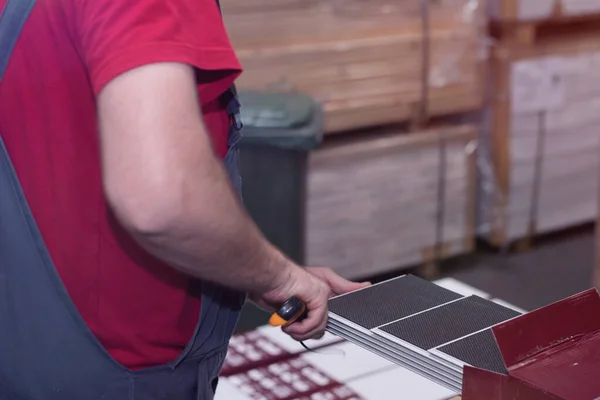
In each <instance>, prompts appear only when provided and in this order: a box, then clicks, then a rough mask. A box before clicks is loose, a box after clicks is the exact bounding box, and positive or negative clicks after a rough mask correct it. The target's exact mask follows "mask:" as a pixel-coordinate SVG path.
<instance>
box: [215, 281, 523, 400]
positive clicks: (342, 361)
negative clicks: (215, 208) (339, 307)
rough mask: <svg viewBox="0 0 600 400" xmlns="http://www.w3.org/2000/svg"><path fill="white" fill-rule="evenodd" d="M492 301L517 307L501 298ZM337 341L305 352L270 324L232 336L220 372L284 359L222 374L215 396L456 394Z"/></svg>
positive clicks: (399, 399)
mask: <svg viewBox="0 0 600 400" xmlns="http://www.w3.org/2000/svg"><path fill="white" fill-rule="evenodd" d="M435 283H436V284H438V285H440V286H443V287H445V288H447V289H449V290H453V291H455V292H457V293H460V294H462V295H465V296H468V295H477V296H480V297H484V298H490V296H489V295H488V294H487V293H484V292H482V291H480V290H477V289H476V288H473V287H471V286H469V285H465V284H464V283H461V282H459V281H457V280H455V279H451V278H446V279H441V280H438V281H435ZM493 300H494V301H497V302H498V303H501V304H503V305H505V306H508V307H512V308H514V309H516V310H518V311H523V310H520V309H518V308H517V307H514V306H512V305H510V304H507V303H506V302H504V301H501V300H498V299H493ZM339 340H340V339H339V338H337V337H335V336H333V335H330V334H327V335H326V336H325V337H324V338H323V339H322V340H320V341H309V342H307V343H306V344H307V345H308V347H314V346H320V345H324V344H330V343H334V344H330V345H329V346H327V347H324V348H321V349H318V350H316V352H307V351H305V350H304V349H303V348H302V347H301V346H300V344H299V343H297V342H295V341H294V340H293V339H291V338H289V337H288V336H287V335H285V334H284V333H282V332H281V330H280V329H277V328H273V327H270V326H265V327H261V328H259V329H257V330H256V331H253V332H250V333H246V334H244V335H238V336H235V337H234V338H233V339H232V343H231V345H230V353H229V354H228V356H227V357H228V358H227V361H226V366H225V367H224V371H225V370H227V368H231V367H232V366H233V367H240V365H242V364H243V363H244V362H249V361H248V360H254V361H262V362H263V363H264V362H265V361H264V359H268V357H271V356H275V357H280V356H284V357H285V359H284V360H282V361H279V362H275V363H273V364H269V365H264V364H263V365H262V366H261V367H258V368H255V369H251V370H249V371H246V372H241V373H238V374H234V375H231V376H227V377H222V378H221V379H220V382H219V387H218V389H217V394H216V397H215V399H216V400H276V399H282V400H284V399H285V400H291V399H299V400H446V399H450V398H452V397H454V396H456V395H457V393H452V392H451V391H449V390H448V389H446V388H444V387H442V386H439V385H437V384H435V383H433V382H431V381H429V380H427V379H425V378H422V377H421V376H419V375H417V374H415V373H412V372H410V371H408V370H406V369H404V368H401V367H399V366H397V365H396V364H393V363H391V362H389V361H387V360H385V359H383V358H381V357H379V356H376V355H374V354H372V353H370V352H368V351H366V350H363V349H362V348H360V347H358V346H356V345H354V344H352V343H348V342H341V343H337V342H338V341H339ZM257 349H258V350H257ZM259 353H260V354H259ZM267 363H268V361H267ZM303 392H304V393H305V394H302V393H303Z"/></svg>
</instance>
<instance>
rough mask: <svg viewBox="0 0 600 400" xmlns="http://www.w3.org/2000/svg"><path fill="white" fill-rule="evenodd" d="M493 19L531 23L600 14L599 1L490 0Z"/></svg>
mask: <svg viewBox="0 0 600 400" xmlns="http://www.w3.org/2000/svg"><path fill="white" fill-rule="evenodd" d="M489 6H490V11H491V17H492V19H493V20H496V21H502V22H515V21H518V22H529V21H540V20H542V21H543V20H550V19H557V18H574V17H581V16H587V15H589V14H600V2H599V1H597V0H489Z"/></svg>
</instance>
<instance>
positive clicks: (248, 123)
mask: <svg viewBox="0 0 600 400" xmlns="http://www.w3.org/2000/svg"><path fill="white" fill-rule="evenodd" d="M239 99H240V103H241V110H240V114H241V118H242V123H243V124H244V129H243V135H242V143H246V144H248V143H252V144H261V145H271V146H277V147H283V148H297V149H307V150H308V149H313V148H315V147H317V146H318V145H319V144H320V143H321V140H322V137H323V122H322V111H321V109H320V106H319V105H318V103H317V102H316V101H315V100H314V99H313V98H311V97H310V96H308V95H306V94H302V93H269V92H259V91H240V92H239Z"/></svg>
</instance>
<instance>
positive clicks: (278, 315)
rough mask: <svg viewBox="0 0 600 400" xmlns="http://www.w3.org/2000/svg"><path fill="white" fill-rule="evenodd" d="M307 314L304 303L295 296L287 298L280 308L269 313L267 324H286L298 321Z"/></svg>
mask: <svg viewBox="0 0 600 400" xmlns="http://www.w3.org/2000/svg"><path fill="white" fill-rule="evenodd" d="M307 315H308V309H307V308H306V304H304V302H303V301H302V300H300V299H298V298H297V297H291V298H289V299H288V300H287V301H286V302H285V303H283V305H282V306H281V308H280V309H279V310H278V311H277V312H275V313H273V314H272V315H271V318H270V319H269V324H271V325H272V326H287V325H291V324H293V323H294V322H300V321H302V320H303V319H305V318H306V317H307Z"/></svg>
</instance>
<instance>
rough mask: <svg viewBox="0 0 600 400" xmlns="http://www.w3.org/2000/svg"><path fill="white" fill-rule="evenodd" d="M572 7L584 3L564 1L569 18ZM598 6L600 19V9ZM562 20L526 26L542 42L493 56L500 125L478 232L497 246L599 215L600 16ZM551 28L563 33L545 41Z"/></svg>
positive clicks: (504, 42)
mask: <svg viewBox="0 0 600 400" xmlns="http://www.w3.org/2000/svg"><path fill="white" fill-rule="evenodd" d="M517 3H518V2H517ZM517 3H515V2H514V1H512V2H511V1H509V2H503V4H505V5H506V4H509V5H511V7H512V5H513V4H517ZM521 3H536V4H537V5H538V6H540V5H541V3H548V2H542V1H538V0H536V1H535V2H533V1H527V0H521ZM552 3H553V4H554V3H560V2H552ZM567 3H568V4H570V7H571V8H570V9H571V10H573V9H574V7H575V6H574V4H576V3H577V4H583V3H584V2H569V1H568V0H565V1H563V2H562V3H561V4H563V8H562V10H563V13H564V12H565V10H569V8H566V7H565V5H567ZM590 4H593V5H596V6H597V8H598V9H600V3H598V2H592V3H590ZM581 7H583V6H581ZM508 9H510V7H508V6H505V7H504V8H503V10H505V11H506V10H508ZM580 9H581V8H580ZM556 13H557V11H556V10H555V11H554V13H552V14H551V18H554V19H553V20H552V21H541V22H531V21H526V24H527V26H528V27H529V28H528V29H530V31H535V32H536V33H537V34H536V35H533V36H532V35H526V38H525V40H523V41H520V40H518V39H519V38H523V36H520V35H507V36H500V37H499V38H498V39H499V41H498V43H497V44H496V45H495V47H494V49H493V52H492V56H491V64H492V71H491V77H492V79H491V82H492V88H491V90H490V93H491V111H492V112H491V125H490V132H489V135H485V136H484V137H482V138H481V140H480V151H479V156H480V157H479V163H480V167H481V168H480V171H481V177H482V179H481V185H480V187H479V192H480V193H479V194H480V196H479V227H478V231H479V233H481V234H483V235H484V236H485V237H486V238H488V239H489V240H490V242H491V243H492V244H494V245H496V246H504V245H509V244H511V243H514V242H521V243H523V242H522V241H521V240H523V239H524V240H525V243H527V242H528V241H529V240H530V239H531V238H532V237H534V236H536V235H540V234H545V233H550V232H555V231H559V230H563V229H566V228H570V227H574V226H577V225H581V224H583V223H586V222H591V221H593V220H594V219H595V217H596V214H597V197H598V167H599V166H600V165H599V159H598V156H599V150H600V149H599V145H600V142H599V135H600V41H599V40H598V35H599V33H600V30H599V29H598V28H599V25H600V23H599V21H600V20H597V21H595V23H594V24H591V25H590V24H588V23H587V21H584V19H588V18H593V16H590V15H586V16H585V18H582V19H581V23H579V21H577V20H576V19H570V20H569V21H561V20H560V15H561V14H556ZM504 15H513V14H510V13H505V14H504ZM540 15H541V14H540ZM556 15H559V17H556ZM517 17H518V14H517ZM546 23H548V24H552V25H553V26H552V27H551V29H549V30H547V31H543V29H544V27H543V25H544V24H546ZM510 29H512V28H511V27H510V26H509V27H507V28H506V29H505V30H501V31H500V32H502V33H506V32H507V30H510Z"/></svg>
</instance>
